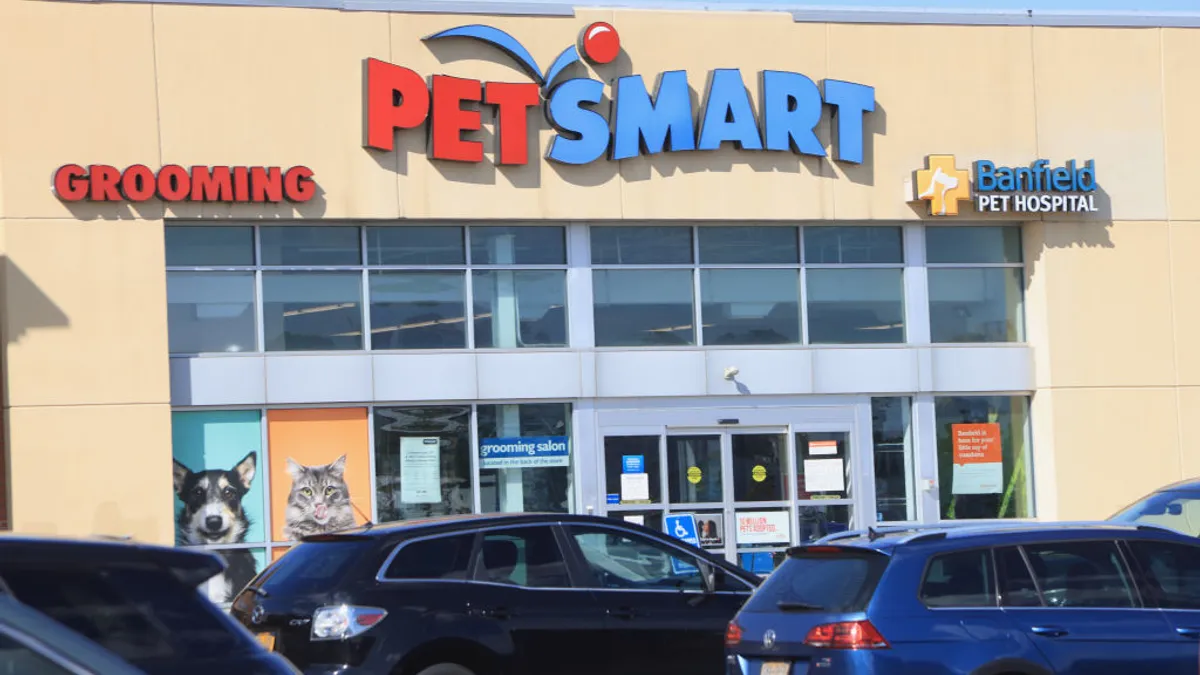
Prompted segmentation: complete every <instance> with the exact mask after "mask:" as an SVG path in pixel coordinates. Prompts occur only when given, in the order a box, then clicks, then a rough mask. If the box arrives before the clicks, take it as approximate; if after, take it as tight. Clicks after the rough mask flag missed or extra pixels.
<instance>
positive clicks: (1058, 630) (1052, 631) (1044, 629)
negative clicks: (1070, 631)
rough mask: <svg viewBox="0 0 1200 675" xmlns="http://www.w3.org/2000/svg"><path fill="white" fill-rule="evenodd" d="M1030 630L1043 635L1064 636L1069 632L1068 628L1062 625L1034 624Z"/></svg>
mask: <svg viewBox="0 0 1200 675" xmlns="http://www.w3.org/2000/svg"><path fill="white" fill-rule="evenodd" d="M1029 631H1030V632H1031V633H1033V634H1034V635H1041V636H1043V637H1062V636H1064V635H1066V634H1067V629H1065V628H1062V627H1060V626H1033V627H1032V628H1030V629H1029Z"/></svg>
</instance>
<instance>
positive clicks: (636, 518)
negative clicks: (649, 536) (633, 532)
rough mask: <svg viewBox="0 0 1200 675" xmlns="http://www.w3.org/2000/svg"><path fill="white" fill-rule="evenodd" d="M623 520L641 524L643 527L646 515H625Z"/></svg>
mask: <svg viewBox="0 0 1200 675" xmlns="http://www.w3.org/2000/svg"><path fill="white" fill-rule="evenodd" d="M625 522H627V523H633V524H634V525H641V526H643V527H644V526H645V525H646V516H643V515H633V516H625Z"/></svg>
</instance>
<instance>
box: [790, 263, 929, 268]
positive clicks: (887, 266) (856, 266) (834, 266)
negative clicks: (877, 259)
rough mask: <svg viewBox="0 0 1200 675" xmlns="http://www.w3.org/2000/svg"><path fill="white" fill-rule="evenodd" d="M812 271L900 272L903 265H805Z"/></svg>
mask: <svg viewBox="0 0 1200 675" xmlns="http://www.w3.org/2000/svg"><path fill="white" fill-rule="evenodd" d="M805 267H806V268H808V269H814V270H846V269H857V270H902V269H904V267H905V265H904V263H811V264H807V265H805Z"/></svg>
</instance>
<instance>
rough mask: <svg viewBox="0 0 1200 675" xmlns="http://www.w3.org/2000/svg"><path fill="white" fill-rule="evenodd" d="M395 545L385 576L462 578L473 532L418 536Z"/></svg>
mask: <svg viewBox="0 0 1200 675" xmlns="http://www.w3.org/2000/svg"><path fill="white" fill-rule="evenodd" d="M399 546H400V548H399V550H398V551H396V556H395V557H394V558H392V562H391V564H389V565H388V568H387V570H386V571H385V572H384V575H383V576H384V578H385V579H394V580H398V581H399V580H442V581H453V580H462V579H466V578H467V570H468V568H469V567H470V564H471V550H472V549H473V548H474V546H475V534H474V533H470V534H457V535H454V536H449V537H435V538H433V539H419V540H417V541H414V542H410V543H402V544H400V545H399Z"/></svg>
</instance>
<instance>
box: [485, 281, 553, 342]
mask: <svg viewBox="0 0 1200 675" xmlns="http://www.w3.org/2000/svg"><path fill="white" fill-rule="evenodd" d="M471 283H472V286H473V287H472V296H473V297H474V301H475V347H476V348H477V349H492V348H497V349H515V348H517V347H565V346H567V312H566V307H567V290H566V272H564V271H561V270H476V271H475V272H474V273H473V275H472V280H471Z"/></svg>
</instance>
